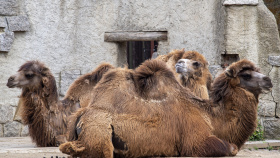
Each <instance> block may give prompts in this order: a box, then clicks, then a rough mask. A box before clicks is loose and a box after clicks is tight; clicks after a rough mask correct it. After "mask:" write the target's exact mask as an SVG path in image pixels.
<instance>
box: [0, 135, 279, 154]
mask: <svg viewBox="0 0 280 158" xmlns="http://www.w3.org/2000/svg"><path fill="white" fill-rule="evenodd" d="M51 157H52V158H67V157H69V156H68V155H65V154H62V153H61V152H60V151H59V149H58V148H57V147H44V148H40V147H36V146H35V144H34V143H32V142H31V139H30V138H29V137H10V138H9V137H1V138H0V158H51ZM243 157H246V158H247V157H250V158H255V157H266V158H280V150H271V151H269V150H265V149H259V150H254V149H251V150H249V149H243V150H241V151H239V153H238V154H237V155H236V156H235V158H243Z"/></svg>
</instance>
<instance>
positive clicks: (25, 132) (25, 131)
mask: <svg viewBox="0 0 280 158" xmlns="http://www.w3.org/2000/svg"><path fill="white" fill-rule="evenodd" d="M20 136H21V137H27V136H29V129H28V126H24V125H22V130H21V133H20Z"/></svg>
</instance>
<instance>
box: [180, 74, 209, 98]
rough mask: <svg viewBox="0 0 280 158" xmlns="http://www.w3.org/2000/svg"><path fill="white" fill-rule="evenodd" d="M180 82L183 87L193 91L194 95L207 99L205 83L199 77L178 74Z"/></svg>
mask: <svg viewBox="0 0 280 158" xmlns="http://www.w3.org/2000/svg"><path fill="white" fill-rule="evenodd" d="M180 83H181V85H183V86H184V87H187V88H189V89H190V90H191V91H192V92H193V93H194V95H196V96H198V97H200V98H202V99H209V95H208V90H207V85H206V83H204V82H203V81H202V79H201V78H197V79H195V78H192V77H187V76H185V75H180Z"/></svg>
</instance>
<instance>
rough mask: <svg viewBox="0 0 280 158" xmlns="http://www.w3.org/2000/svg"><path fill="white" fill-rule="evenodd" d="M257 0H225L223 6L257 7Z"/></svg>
mask: <svg viewBox="0 0 280 158" xmlns="http://www.w3.org/2000/svg"><path fill="white" fill-rule="evenodd" d="M258 4H259V0H225V1H224V3H223V5H225V6H230V5H258Z"/></svg>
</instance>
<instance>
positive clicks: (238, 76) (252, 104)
mask: <svg viewBox="0 0 280 158" xmlns="http://www.w3.org/2000/svg"><path fill="white" fill-rule="evenodd" d="M188 62H189V61H184V62H183V63H180V61H179V62H178V63H177V64H178V66H177V71H180V72H182V73H187V71H188V69H187V68H186V67H188V64H190V63H188ZM271 88H272V84H271V80H270V78H269V77H266V76H265V75H263V74H261V73H259V70H258V68H256V67H255V65H254V64H253V63H252V62H250V61H248V60H241V61H239V62H236V63H234V64H232V65H230V66H229V67H228V68H227V69H226V71H225V72H224V73H222V74H220V75H219V77H217V78H216V79H215V81H214V83H213V85H212V90H211V93H210V98H211V101H212V102H213V103H212V105H211V104H210V105H211V106H209V104H207V102H206V103H203V104H201V105H200V106H201V107H204V108H205V107H207V108H208V110H209V113H208V115H207V116H206V117H205V120H208V121H209V120H211V121H209V122H211V123H210V124H211V126H212V127H213V134H214V135H216V136H217V137H218V138H221V139H223V140H226V141H228V142H230V143H233V144H236V145H237V146H238V148H239V149H240V147H241V146H242V145H243V144H244V143H245V141H246V140H247V139H248V138H249V136H250V135H251V134H252V133H253V132H254V130H255V128H256V125H257V108H258V97H259V94H260V93H261V92H262V91H268V90H270V89H271ZM207 108H206V109H207Z"/></svg>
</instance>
